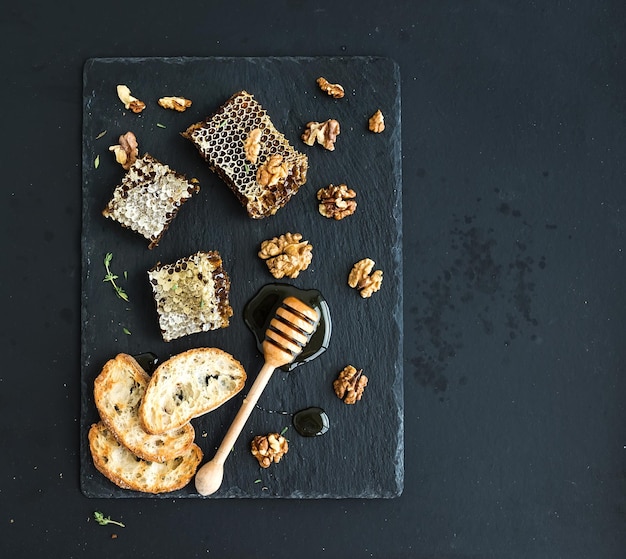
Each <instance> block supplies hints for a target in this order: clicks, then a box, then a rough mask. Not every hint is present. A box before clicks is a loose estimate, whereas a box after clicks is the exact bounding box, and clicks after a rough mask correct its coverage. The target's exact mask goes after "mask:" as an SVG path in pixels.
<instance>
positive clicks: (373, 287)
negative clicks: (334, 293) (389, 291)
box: [348, 258, 383, 299]
mask: <svg viewBox="0 0 626 559" xmlns="http://www.w3.org/2000/svg"><path fill="white" fill-rule="evenodd" d="M373 269H374V261H373V260H371V259H370V258H363V260H359V261H358V262H357V263H356V264H355V265H354V266H353V267H352V270H351V271H350V275H349V276H348V285H349V286H350V287H353V288H354V289H358V290H359V293H360V294H361V297H363V298H364V299H367V298H368V297H371V296H372V294H373V293H375V292H376V291H378V290H379V289H380V286H381V284H382V282H383V273H382V272H381V271H380V270H376V271H375V272H374V273H372V270H373Z"/></svg>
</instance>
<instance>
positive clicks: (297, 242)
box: [258, 233, 313, 279]
mask: <svg viewBox="0 0 626 559" xmlns="http://www.w3.org/2000/svg"><path fill="white" fill-rule="evenodd" d="M312 251H313V247H312V246H311V245H310V244H309V243H308V242H307V241H303V240H302V235H301V234H300V233H293V234H292V233H285V234H284V235H281V236H280V237H274V238H273V239H269V240H267V241H263V242H262V243H261V250H260V251H259V253H258V254H259V258H262V259H263V260H265V263H266V264H267V268H268V269H269V271H270V273H271V274H272V275H273V276H274V277H275V278H276V279H281V278H284V277H288V278H297V277H298V275H299V274H300V272H301V271H303V270H306V269H307V268H308V267H309V264H310V263H311V260H312V258H313V253H312Z"/></svg>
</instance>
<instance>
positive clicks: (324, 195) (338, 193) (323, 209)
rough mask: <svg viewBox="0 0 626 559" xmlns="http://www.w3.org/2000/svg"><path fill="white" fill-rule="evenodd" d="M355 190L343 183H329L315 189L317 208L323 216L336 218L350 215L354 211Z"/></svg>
mask: <svg viewBox="0 0 626 559" xmlns="http://www.w3.org/2000/svg"><path fill="white" fill-rule="evenodd" d="M354 198H356V192H355V191H354V190H352V189H351V188H348V187H347V186H346V185H345V184H339V185H337V186H335V185H333V184H330V185H329V186H328V187H327V188H320V189H319V190H318V191H317V199H318V200H319V202H320V203H319V206H318V210H319V212H320V213H321V214H322V215H323V216H324V217H328V218H333V219H336V220H340V219H343V218H344V217H348V216H349V215H352V214H353V213H354V212H355V211H356V200H354Z"/></svg>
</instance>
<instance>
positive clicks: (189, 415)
mask: <svg viewBox="0 0 626 559" xmlns="http://www.w3.org/2000/svg"><path fill="white" fill-rule="evenodd" d="M245 382H246V371H245V370H244V368H243V366H242V365H241V363H239V361H237V360H236V359H235V358H234V357H233V356H232V355H230V354H229V353H226V352H225V351H223V350H221V349H217V348H197V349H190V350H188V351H185V352H183V353H179V354H178V355H175V356H174V357H171V358H170V359H168V360H167V361H165V362H163V363H161V365H159V366H158V367H157V369H156V371H154V374H153V375H152V378H151V379H150V383H149V384H148V388H147V389H146V393H145V395H144V397H143V400H142V402H141V406H140V408H139V414H140V416H141V421H142V423H143V426H144V428H145V429H146V431H148V432H149V433H154V434H159V433H164V432H165V431H169V430H171V429H176V428H178V427H180V426H181V425H184V424H185V423H188V422H189V421H190V420H191V419H193V418H194V417H198V416H200V415H203V414H205V413H207V412H209V411H212V410H214V409H215V408H217V407H219V406H221V405H222V404H223V403H224V402H226V401H227V400H229V399H230V398H232V397H233V396H234V395H235V394H237V393H238V392H239V391H240V390H241V389H242V388H243V387H244V384H245Z"/></svg>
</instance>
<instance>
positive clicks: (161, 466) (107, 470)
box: [89, 421, 203, 494]
mask: <svg viewBox="0 0 626 559" xmlns="http://www.w3.org/2000/svg"><path fill="white" fill-rule="evenodd" d="M89 448H90V450H91V455H92V458H93V463H94V466H95V467H96V469H97V470H98V471H99V472H100V473H101V474H102V475H104V476H105V477H106V478H107V479H109V480H110V481H112V482H113V483H114V484H115V485H117V486H118V487H121V488H122V489H131V490H133V491H141V492H142V493H155V494H156V493H169V492H171V491H176V490H178V489H182V488H183V487H185V486H186V485H187V484H188V483H189V482H190V481H191V479H192V478H193V476H194V475H195V474H196V471H197V469H198V466H199V465H200V462H202V457H203V455H202V450H201V449H200V447H199V446H198V445H196V444H195V443H194V444H192V445H191V446H190V447H189V449H188V450H187V451H186V452H185V454H183V455H182V456H179V457H177V458H174V459H173V460H168V461H167V462H149V461H147V460H143V459H141V458H139V457H137V456H135V455H134V454H133V453H132V452H131V451H130V450H128V449H127V448H126V447H125V446H124V445H123V444H121V443H120V442H119V441H118V440H117V439H116V438H115V436H114V435H113V433H112V432H111V431H110V430H109V429H108V428H107V427H106V425H105V424H104V423H103V422H102V421H100V422H99V423H94V424H93V425H92V426H91V428H90V430H89Z"/></svg>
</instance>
